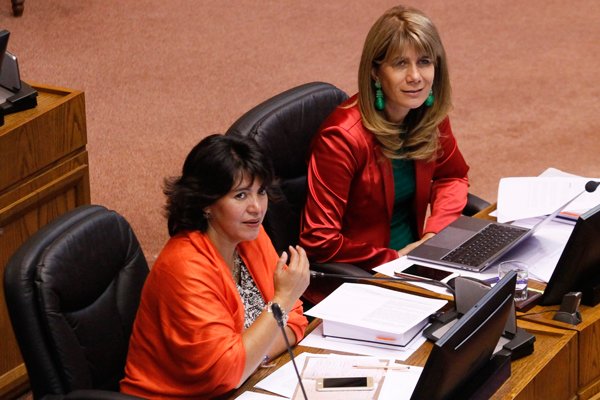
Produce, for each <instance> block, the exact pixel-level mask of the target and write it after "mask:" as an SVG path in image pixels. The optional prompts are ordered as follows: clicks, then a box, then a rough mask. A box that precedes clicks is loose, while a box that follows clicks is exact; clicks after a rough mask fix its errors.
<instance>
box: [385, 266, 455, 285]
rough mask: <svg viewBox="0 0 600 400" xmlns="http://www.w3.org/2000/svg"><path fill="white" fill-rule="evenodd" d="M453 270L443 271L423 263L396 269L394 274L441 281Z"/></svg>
mask: <svg viewBox="0 0 600 400" xmlns="http://www.w3.org/2000/svg"><path fill="white" fill-rule="evenodd" d="M452 274H453V272H450V271H445V270H443V269H437V268H433V267H427V266H425V265H419V264H413V265H411V266H410V267H407V268H404V269H403V270H402V271H398V272H397V273H395V274H394V275H396V276H399V277H403V276H404V277H407V278H415V279H433V280H435V281H441V280H442V279H444V278H447V277H449V276H450V275H452Z"/></svg>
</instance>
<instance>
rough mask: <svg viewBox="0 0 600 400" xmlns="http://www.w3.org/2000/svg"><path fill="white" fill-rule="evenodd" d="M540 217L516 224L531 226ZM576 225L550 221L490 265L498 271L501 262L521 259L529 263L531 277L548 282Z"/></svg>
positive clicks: (494, 270) (493, 269) (493, 270)
mask: <svg viewBox="0 0 600 400" xmlns="http://www.w3.org/2000/svg"><path fill="white" fill-rule="evenodd" d="M539 220H540V218H530V219H526V220H519V221H516V222H515V225H519V226H522V227H525V228H531V227H532V226H533V225H535V224H536V223H537V222H538V221H539ZM573 228H574V226H573V225H571V224H565V223H562V222H560V221H558V220H555V221H550V222H549V223H548V224H546V225H544V226H543V227H542V228H541V229H540V230H538V231H536V232H535V233H534V234H533V236H531V237H530V238H528V239H527V240H525V241H523V242H522V243H520V244H519V245H518V246H517V247H515V248H514V249H512V250H511V251H509V252H508V253H506V254H505V255H504V256H502V258H501V259H500V260H498V261H496V263H495V264H494V266H492V267H490V271H491V272H494V273H496V271H497V266H498V264H499V263H500V262H502V261H506V260H519V261H522V262H524V263H525V264H527V266H528V270H529V278H531V279H535V280H538V281H541V282H545V283H547V282H548V281H549V280H550V277H551V276H552V273H553V272H554V269H555V268H556V264H557V263H558V260H559V258H560V256H561V254H562V252H563V250H564V248H565V246H566V244H567V241H568V240H569V236H571V232H573Z"/></svg>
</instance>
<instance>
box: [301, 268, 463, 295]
mask: <svg viewBox="0 0 600 400" xmlns="http://www.w3.org/2000/svg"><path fill="white" fill-rule="evenodd" d="M310 276H311V278H336V279H341V280H344V281H383V282H396V283H397V282H420V283H428V284H431V285H435V286H441V287H443V288H445V289H447V290H448V291H449V292H450V293H452V295H453V296H454V288H453V287H452V286H450V285H448V284H447V283H445V282H442V281H436V280H435V279H427V278H404V277H400V278H384V277H378V276H354V275H338V274H328V273H326V272H319V271H312V270H311V271H310Z"/></svg>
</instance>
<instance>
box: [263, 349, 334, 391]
mask: <svg viewBox="0 0 600 400" xmlns="http://www.w3.org/2000/svg"><path fill="white" fill-rule="evenodd" d="M307 355H308V353H300V354H298V355H297V356H296V357H295V358H294V360H295V361H296V366H297V367H298V371H302V369H303V368H304V361H305V360H306V356H307ZM311 356H320V355H315V354H311ZM322 356H323V357H325V356H326V355H325V354H324V355H322ZM297 384H298V376H297V375H296V371H295V370H294V364H293V363H292V361H291V360H290V361H288V362H287V363H286V364H285V365H283V366H281V367H280V368H278V369H277V370H276V371H275V372H273V373H272V374H270V375H269V376H267V377H266V378H264V379H263V380H261V381H260V382H258V383H257V384H256V385H254V387H256V388H258V389H263V390H266V391H268V392H271V393H275V394H278V395H280V396H283V397H287V398H288V399H291V398H292V396H293V395H294V390H295V388H296V385H297Z"/></svg>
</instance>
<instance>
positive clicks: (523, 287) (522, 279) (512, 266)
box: [498, 260, 529, 301]
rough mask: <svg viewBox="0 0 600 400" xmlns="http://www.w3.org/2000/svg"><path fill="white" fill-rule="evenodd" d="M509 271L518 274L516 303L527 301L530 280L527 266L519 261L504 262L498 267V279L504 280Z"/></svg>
mask: <svg viewBox="0 0 600 400" xmlns="http://www.w3.org/2000/svg"><path fill="white" fill-rule="evenodd" d="M509 271H515V272H516V273H517V283H516V286H515V301H523V300H527V281H528V280H529V273H528V271H527V264H525V263H524V262H522V261H517V260H510V261H503V262H501V263H500V265H499V266H498V278H500V279H502V278H503V277H504V275H506V274H507V273H508V272H509Z"/></svg>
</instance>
